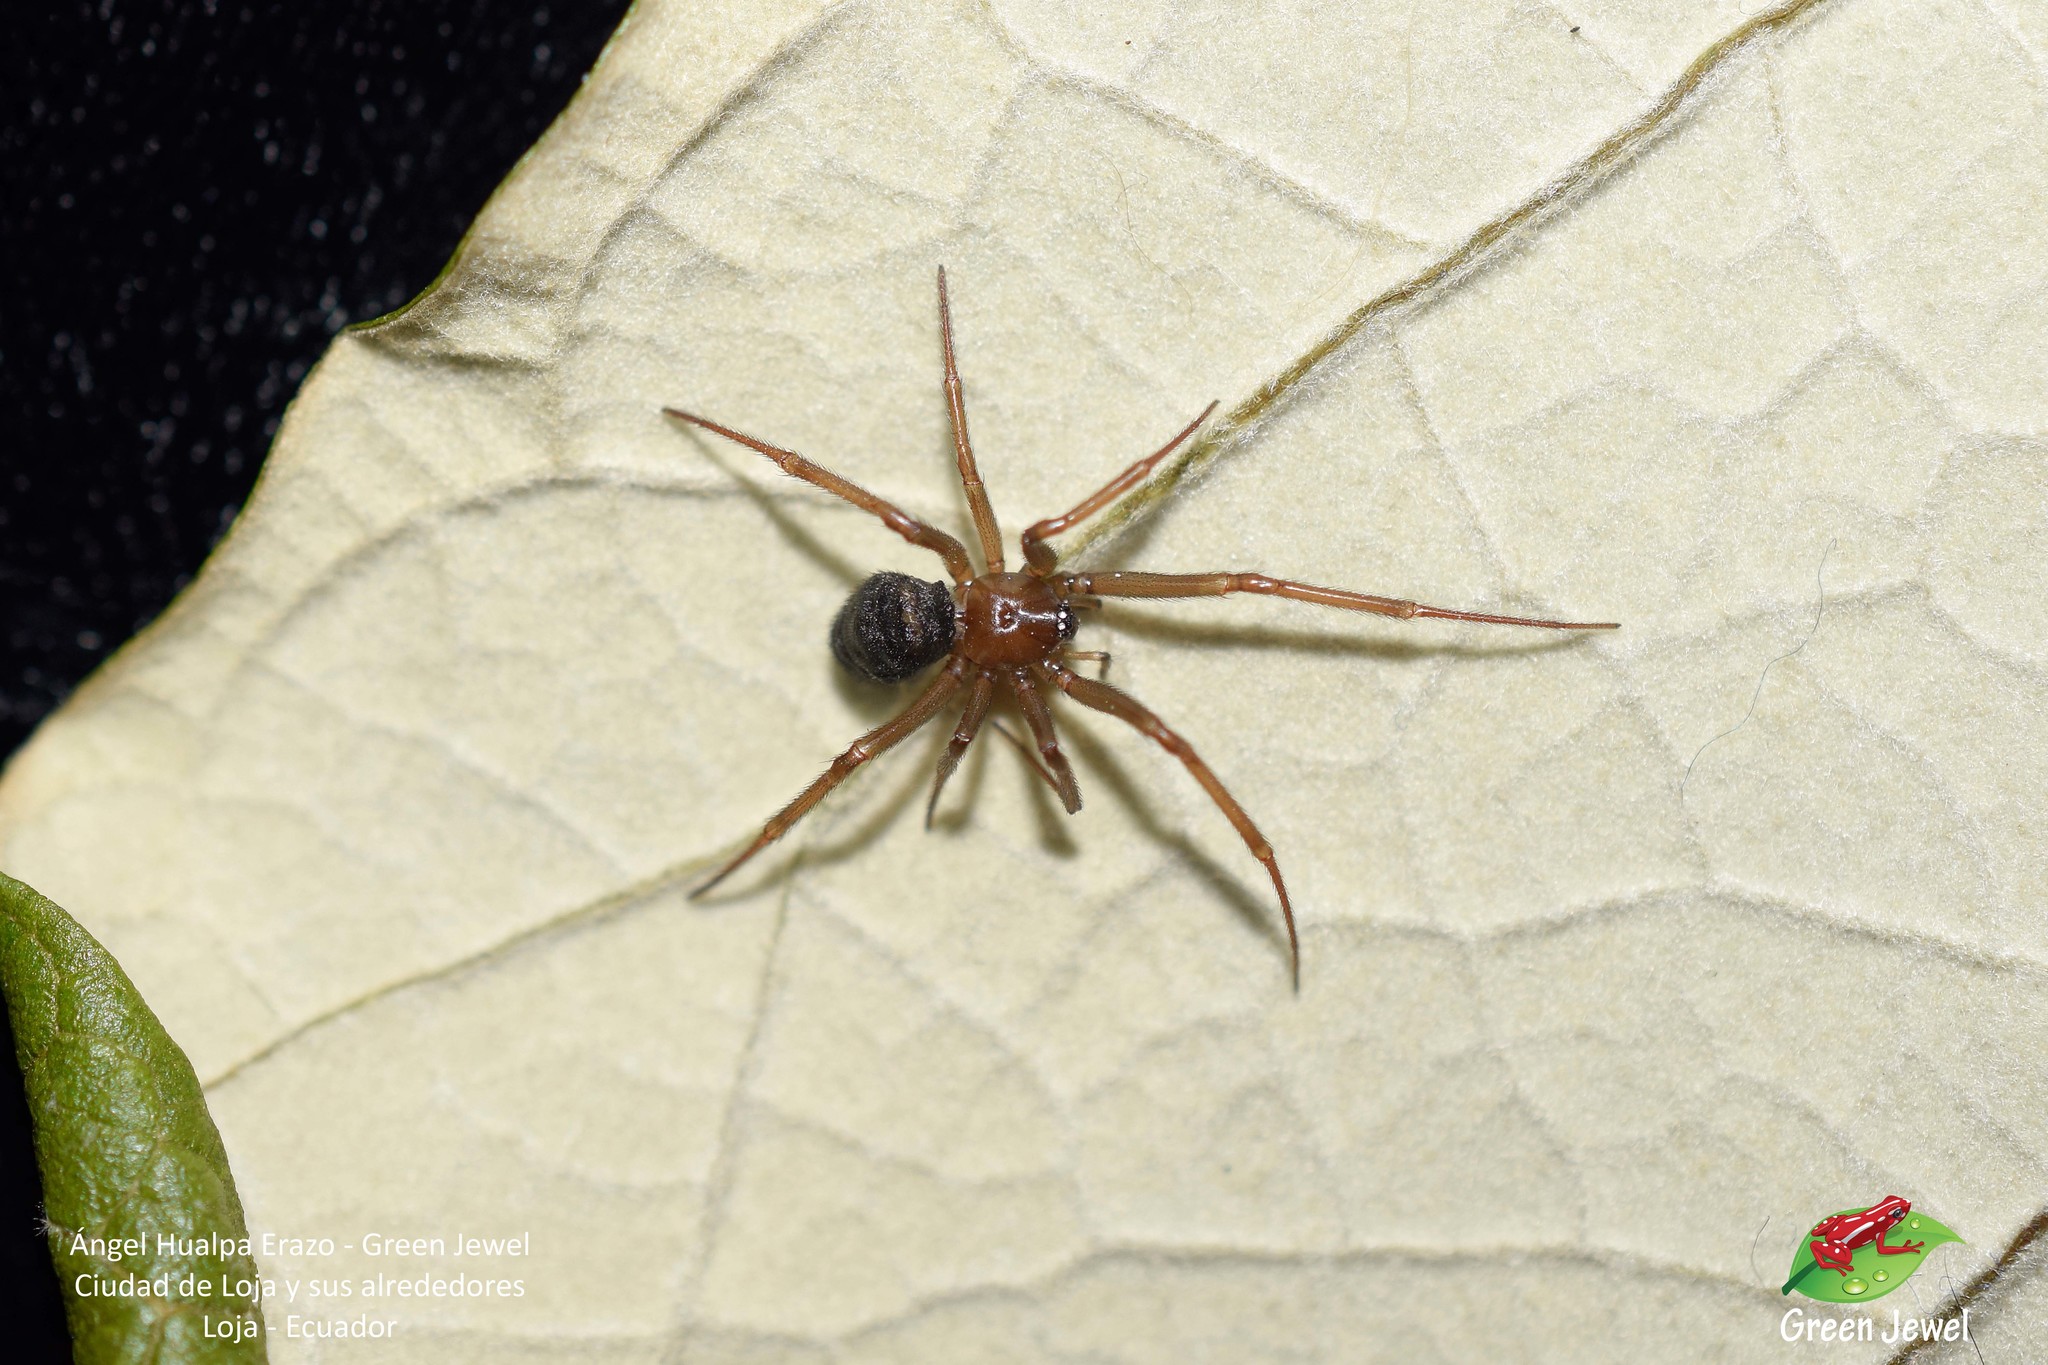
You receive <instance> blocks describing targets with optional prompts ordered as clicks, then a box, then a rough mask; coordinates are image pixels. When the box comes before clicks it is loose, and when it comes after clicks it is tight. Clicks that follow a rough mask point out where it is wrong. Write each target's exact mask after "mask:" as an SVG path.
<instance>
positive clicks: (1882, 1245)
mask: <svg viewBox="0 0 2048 1365" xmlns="http://www.w3.org/2000/svg"><path fill="white" fill-rule="evenodd" d="M1912 1210H1913V1206H1912V1205H1911V1204H1910V1203H1908V1202H1907V1201H1905V1200H1903V1199H1901V1198H1899V1197H1898V1196H1897V1195H1895V1194H1888V1195H1886V1196H1885V1197H1884V1198H1882V1199H1880V1200H1878V1201H1877V1202H1876V1203H1875V1204H1872V1205H1871V1206H1870V1207H1869V1208H1867V1209H1865V1210H1863V1211H1862V1212H1861V1213H1837V1214H1834V1215H1832V1216H1830V1217H1827V1218H1823V1219H1821V1220H1820V1221H1819V1222H1818V1223H1815V1224H1814V1225H1813V1231H1812V1232H1809V1233H1807V1234H1806V1235H1807V1236H1808V1237H1810V1238H1812V1239H1813V1240H1812V1241H1810V1242H1809V1243H1807V1246H1808V1247H1809V1249H1811V1250H1812V1252H1813V1263H1814V1264H1815V1265H1818V1266H1825V1267H1827V1268H1828V1269H1829V1270H1834V1271H1839V1272H1840V1273H1841V1274H1842V1275H1844V1276H1847V1275H1848V1273H1849V1267H1850V1264H1851V1263H1852V1262H1853V1261H1854V1260H1855V1258H1856V1248H1857V1247H1860V1246H1869V1245H1870V1244H1871V1243H1873V1242H1874V1243H1876V1245H1877V1250H1878V1254H1879V1255H1882V1256H1907V1255H1911V1254H1912V1253H1913V1252H1916V1251H1918V1250H1920V1248H1921V1247H1923V1246H1925V1245H1926V1243H1924V1242H1902V1243H1900V1244H1899V1245H1898V1246H1891V1245H1888V1244H1887V1243H1886V1242H1885V1240H1884V1235H1885V1234H1886V1233H1887V1232H1890V1231H1891V1230H1892V1229H1893V1228H1895V1227H1897V1226H1898V1225H1899V1224H1900V1223H1901V1222H1902V1221H1904V1219H1905V1217H1906V1215H1907V1214H1908V1213H1910V1212H1912Z"/></svg>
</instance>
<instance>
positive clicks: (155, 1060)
mask: <svg viewBox="0 0 2048 1365" xmlns="http://www.w3.org/2000/svg"><path fill="white" fill-rule="evenodd" d="M0 988H4V990H5V992H6V996H7V1003H8V1008H9V1010H10V1011H11V1014H12V1017H13V1021H14V1037H15V1048H16V1051H17V1054H18V1056H19V1058H20V1061H21V1071H22V1077H23V1079H24V1080H25V1081H26V1082H27V1085H28V1102H29V1110H30V1113H31V1114H32V1115H33V1116H34V1121H35V1147H36V1162H37V1164H38V1165H39V1166H40V1167H41V1168H42V1176H43V1206H44V1210H45V1216H46V1218H47V1220H48V1221H47V1232H48V1236H49V1241H50V1256H51V1259H52V1260H54V1261H55V1262H56V1265H57V1277H58V1280H59V1281H60V1283H61V1284H62V1286H63V1291H64V1304H65V1313H66V1316H67V1317H68V1318H69V1320H70V1323H71V1340H72V1351H73V1357H74V1359H75V1360H76V1361H77V1362H78V1365H103V1363H104V1365H111V1362H116V1361H123V1362H125V1361H149V1362H165V1363H167V1362H173V1361H177V1362H185V1361H190V1362H197V1363H200V1365H216V1363H217V1362H236V1363H237V1365H242V1363H243V1362H252V1361H261V1360H263V1359H265V1356H264V1350H263V1335H262V1327H261V1322H262V1319H261V1316H260V1314H259V1313H258V1312H257V1302H256V1295H255V1293H254V1292H253V1291H254V1286H255V1283H256V1265H255V1262H254V1261H253V1260H252V1259H251V1257H250V1256H249V1254H248V1250H249V1248H248V1240H247V1239H248V1232H247V1229H246V1228H245V1227H244V1225H243V1221H242V1201H241V1199H240V1198H239V1197H238V1196H237V1195H236V1194H235V1182H234V1179H233V1177H232V1176H230V1175H229V1174H228V1161H227V1153H226V1151H225V1150H224V1149H223V1148H222V1146H221V1141H220V1134H219V1133H218V1132H216V1131H215V1129H214V1126H213V1119H212V1118H211V1116H209V1115H208V1114H207V1112H206V1100H205V1098H204V1097H203V1096H202V1095H201V1094H200V1090H199V1080H198V1077H196V1076H195V1075H193V1072H192V1064H191V1063H190V1062H188V1061H187V1060H186V1059H185V1054H184V1053H183V1052H182V1051H180V1050H179V1048H178V1045H177V1044H176V1043H174V1042H172V1041H171V1038H170V1035H169V1034H167V1033H165V1032H164V1030H163V1026H162V1025H161V1024H159V1023H158V1022H157V1019H156V1016H155V1015H154V1014H152V1013H151V1012H150V1009H149V1006H148V1005H146V1004H144V1003H143V1000H142V997H141V996H140V995H139V994H137V992H136V990H135V987H134V985H133V984H132V983H131V982H130V981H129V980H128V976H127V973H125V972H123V971H122V970H121V967H120V964H119V963H117V962H115V961H114V959H113V957H112V955H110V954H109V953H108V952H107V950H106V949H104V948H102V947H101V946H100V945H99V943H98V942H97V941H96V940H95V939H94V938H93V936H92V935H91V934H88V933H86V932H85V930H83V929H81V928H80V927H79V926H78V924H77V922H76V921H74V920H73V919H72V918H71V916H69V915H67V914H65V913H64V911H63V909H62V908H61V907H60V906H58V905H57V904H56V903H55V902H53V901H51V900H49V899H48V898H47V897H44V896H41V895H39V894H37V893H36V892H35V891H34V890H33V889H31V888H29V887H27V886H24V885H22V884H21V883H20V882H18V881H15V880H14V879H13V878H12V877H9V876H6V875H5V874H0ZM130 1276H133V1277H134V1279H135V1280H137V1281H148V1282H151V1283H152V1284H153V1285H154V1286H155V1287H154V1288H153V1289H147V1290H143V1291H141V1292H134V1291H132V1290H131V1291H130V1292H121V1290H122V1289H123V1287H124V1286H125V1284H126V1282H127V1281H128V1278H129V1277H130ZM81 1290H83V1291H85V1292H81ZM240 1333H247V1334H248V1335H247V1336H246V1338H245V1339H240V1340H237V1336H238V1335H239V1334H240Z"/></svg>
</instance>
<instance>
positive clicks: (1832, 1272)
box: [1779, 1194, 1963, 1303]
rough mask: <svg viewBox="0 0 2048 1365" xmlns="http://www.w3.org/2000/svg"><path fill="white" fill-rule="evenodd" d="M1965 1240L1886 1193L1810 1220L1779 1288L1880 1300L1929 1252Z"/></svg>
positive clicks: (1835, 1298)
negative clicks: (1863, 1205) (1862, 1205)
mask: <svg viewBox="0 0 2048 1365" xmlns="http://www.w3.org/2000/svg"><path fill="white" fill-rule="evenodd" d="M1962 1240H1963V1239H1962V1238H1960V1237H1958V1236H1956V1234H1955V1233H1954V1232H1953V1231H1952V1230H1950V1229H1949V1228H1947V1227H1946V1226H1944V1225H1943V1224H1942V1223H1940V1222H1939V1221H1937V1220H1936V1219H1933V1218H1930V1217H1928V1216H1927V1215H1926V1214H1924V1213H1915V1212H1913V1206H1912V1205H1911V1204H1910V1203H1908V1202H1907V1201H1906V1200H1904V1199H1901V1198H1899V1197H1898V1196H1897V1195H1895V1194H1888V1195H1886V1196H1885V1197H1884V1198H1883V1199H1880V1200H1878V1201H1877V1202H1876V1203H1875V1204H1872V1205H1870V1206H1869V1207H1868V1208H1860V1209H1843V1210H1842V1211H1841V1212H1840V1213H1831V1214H1829V1215H1828V1216H1827V1217H1825V1218H1823V1219H1821V1220H1820V1221H1819V1222H1818V1223H1815V1224H1814V1225H1813V1228H1812V1230H1811V1231H1809V1232H1808V1233H1807V1234H1806V1235H1805V1236H1804V1237H1802V1238H1800V1239H1799V1247H1798V1249H1797V1250H1796V1251H1794V1252H1793V1253H1792V1270H1791V1273H1790V1274H1789V1275H1788V1276H1787V1277H1786V1279H1785V1287H1784V1288H1783V1289H1782V1290H1780V1291H1779V1292H1780V1293H1783V1294H1790V1293H1791V1292H1792V1291H1793V1290H1795V1289H1796V1290H1798V1291H1799V1292H1800V1293H1801V1294H1804V1295H1805V1296H1806V1297H1807V1298H1809V1299H1819V1300H1821V1301H1822V1302H1825V1303H1862V1302H1864V1301H1866V1300H1868V1299H1881V1298H1883V1297H1884V1296H1885V1295H1887V1294H1889V1293H1891V1292H1892V1291H1893V1290H1894V1289H1897V1288H1898V1287H1899V1286H1900V1285H1902V1284H1904V1283H1905V1282H1906V1281H1907V1280H1909V1279H1911V1278H1912V1276H1913V1272H1914V1271H1916V1270H1918V1269H1919V1268H1920V1263H1921V1262H1922V1261H1924V1260H1926V1259H1927V1253H1928V1251H1930V1250H1931V1249H1933V1248H1934V1247H1938V1246H1940V1245H1942V1244H1943V1243H1944V1242H1960V1241H1962Z"/></svg>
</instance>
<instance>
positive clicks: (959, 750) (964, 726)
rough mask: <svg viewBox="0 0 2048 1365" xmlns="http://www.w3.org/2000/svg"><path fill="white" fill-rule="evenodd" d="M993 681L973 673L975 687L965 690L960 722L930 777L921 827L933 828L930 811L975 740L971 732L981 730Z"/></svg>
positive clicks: (986, 675) (993, 687)
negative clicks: (930, 785) (927, 798)
mask: <svg viewBox="0 0 2048 1365" xmlns="http://www.w3.org/2000/svg"><path fill="white" fill-rule="evenodd" d="M995 695H996V680H995V679H994V678H991V677H990V676H989V675H988V674H986V673H977V674H975V675H974V686H973V688H972V689H971V690H969V692H968V693H967V709H966V710H964V711H962V712H961V713H960V724H959V725H958V726H957V727H956V728H955V729H954V731H953V738H952V739H951V740H949V741H947V744H946V752H945V753H943V754H941V755H939V770H938V772H937V774H935V775H934V776H933V778H932V799H931V800H929V801H927V802H925V805H924V827H925V828H926V829H930V828H931V827H932V814H933V812H935V811H937V810H938V808H939V793H940V792H942V791H944V790H945V789H946V779H947V778H950V777H951V776H952V775H953V769H955V768H957V767H959V766H960V755H962V754H964V753H966V752H967V746H968V745H970V744H972V743H974V734H975V732H976V731H977V730H979V729H981V722H982V718H983V717H984V716H986V715H988V705H989V703H990V702H991V701H993V700H995Z"/></svg>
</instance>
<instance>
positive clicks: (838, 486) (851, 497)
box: [662, 408, 974, 584]
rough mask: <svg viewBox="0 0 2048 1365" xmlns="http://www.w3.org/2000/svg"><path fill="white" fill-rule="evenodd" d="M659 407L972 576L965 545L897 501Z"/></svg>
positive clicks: (961, 579)
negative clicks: (760, 456)
mask: <svg viewBox="0 0 2048 1365" xmlns="http://www.w3.org/2000/svg"><path fill="white" fill-rule="evenodd" d="M662 411H663V412H665V413H667V414H668V415H669V416H670V417H673V418H675V419H677V420H678V421H682V422H688V423H689V424H690V425H692V426H698V427H702V428H704V429H705V430H706V431H715V432H717V433H718V434H719V435H720V436H723V437H725V439H727V440H728V441H737V442H739V443H740V444H741V445H743V446H746V447H747V448H748V449H750V450H758V451H759V452H761V454H763V455H766V456H767V457H768V458H769V459H771V460H773V461H775V463H776V466H777V467H778V468H780V469H781V470H782V472H783V473H785V474H789V475H792V476H794V477H796V478H799V479H802V480H803V481H804V482H805V483H809V484H815V485H817V486H818V487H819V488H822V489H824V490H825V491H826V492H827V493H831V494H835V495H836V496H838V497H842V498H844V499H846V500H847V501H848V502H850V503H852V504H853V505H854V506H855V507H858V508H860V510H861V511H863V512H871V513H873V514H874V515H875V516H877V517H879V518H881V520H882V524H883V525H884V526H887V527H888V528H889V529H890V530H892V531H894V532H895V533H896V534H897V535H899V536H902V537H903V538H904V539H905V540H907V541H909V542H910V543H911V544H912V545H919V546H922V547H923V548H925V549H927V550H930V551H931V552H932V553H933V554H935V555H937V556H938V557H939V558H940V559H943V560H945V561H946V571H947V572H948V573H950V574H952V575H953V581H954V582H955V583H956V584H957V583H965V582H967V581H968V580H970V579H972V578H973V577H974V566H973V565H972V564H971V563H969V562H968V559H967V547H966V546H964V545H962V544H961V543H960V542H959V541H957V540H955V539H953V537H951V536H949V535H947V534H946V533H945V532H944V531H941V530H940V529H939V528H938V527H936V526H930V525H927V524H926V523H924V522H922V521H919V520H918V519H917V518H916V517H913V516H911V515H910V513H908V512H906V511H904V510H903V509H902V508H900V507H898V506H896V504H894V503H892V502H888V501H886V500H884V499H882V498H878V497H876V496H875V495H874V494H873V493H870V492H868V490H867V489H865V488H862V487H861V486H860V485H859V484H856V483H853V482H850V481H849V480H846V479H842V478H840V477H839V476H838V475H837V474H834V473H833V472H832V471H831V470H829V469H826V468H823V467H822V466H820V465H815V464H812V463H811V462H810V461H809V460H806V459H805V458H804V457H803V456H801V455H799V454H797V453H796V452H795V451H793V450H784V449H783V448H782V447H781V446H771V445H769V444H768V443H767V442H766V441H757V440H755V439H754V438H753V437H751V436H748V435H746V434H745V433H744V432H738V431H734V430H733V429H732V428H731V427H728V426H721V425H720V424H719V423H717V422H714V421H712V420H711V419H710V418H708V417H699V416H697V415H696V414H695V413H691V412H684V411H683V410H682V409H681V408H663V409H662Z"/></svg>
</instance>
